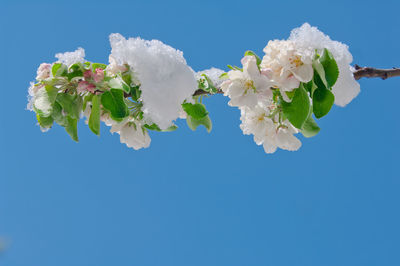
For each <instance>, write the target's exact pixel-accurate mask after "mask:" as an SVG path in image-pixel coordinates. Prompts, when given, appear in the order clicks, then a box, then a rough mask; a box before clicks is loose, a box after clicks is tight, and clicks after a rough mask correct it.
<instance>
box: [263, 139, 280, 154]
mask: <svg viewBox="0 0 400 266" xmlns="http://www.w3.org/2000/svg"><path fill="white" fill-rule="evenodd" d="M263 147H264V151H265V153H274V152H275V151H276V148H277V146H276V145H275V143H273V142H271V141H270V140H265V141H264V143H263Z"/></svg>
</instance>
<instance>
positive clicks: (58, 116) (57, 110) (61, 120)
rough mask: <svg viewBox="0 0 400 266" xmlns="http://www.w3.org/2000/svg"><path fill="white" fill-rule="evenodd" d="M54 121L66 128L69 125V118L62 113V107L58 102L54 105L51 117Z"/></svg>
mask: <svg viewBox="0 0 400 266" xmlns="http://www.w3.org/2000/svg"><path fill="white" fill-rule="evenodd" d="M51 116H52V117H53V119H54V121H55V122H56V123H57V124H59V125H60V126H63V127H65V126H66V125H67V124H68V121H67V117H66V116H64V115H63V113H62V107H61V105H60V104H59V103H58V102H55V103H54V106H53V112H52V115H51Z"/></svg>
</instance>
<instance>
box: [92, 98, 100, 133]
mask: <svg viewBox="0 0 400 266" xmlns="http://www.w3.org/2000/svg"><path fill="white" fill-rule="evenodd" d="M89 128H90V130H92V132H93V133H94V134H96V135H97V136H99V135H100V99H99V96H98V95H94V96H93V99H92V109H91V111H90V117H89Z"/></svg>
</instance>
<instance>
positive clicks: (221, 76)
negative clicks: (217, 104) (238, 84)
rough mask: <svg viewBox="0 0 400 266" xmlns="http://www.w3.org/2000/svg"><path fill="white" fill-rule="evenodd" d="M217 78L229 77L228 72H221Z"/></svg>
mask: <svg viewBox="0 0 400 266" xmlns="http://www.w3.org/2000/svg"><path fill="white" fill-rule="evenodd" d="M219 78H220V79H227V78H229V75H228V73H226V72H225V73H222V74H221V75H220V76H219Z"/></svg>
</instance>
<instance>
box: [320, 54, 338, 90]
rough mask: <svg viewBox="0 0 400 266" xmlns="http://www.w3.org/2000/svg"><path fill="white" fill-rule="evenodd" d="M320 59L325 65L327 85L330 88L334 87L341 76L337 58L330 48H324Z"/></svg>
mask: <svg viewBox="0 0 400 266" xmlns="http://www.w3.org/2000/svg"><path fill="white" fill-rule="evenodd" d="M318 60H319V61H320V62H321V65H322V66H323V67H324V72H325V79H326V85H327V86H328V88H332V87H333V85H335V83H336V80H337V79H338V77H339V68H338V66H337V63H336V60H335V58H334V57H333V55H332V54H331V52H329V50H328V49H326V48H325V49H324V53H323V55H322V56H321V57H320V58H319V59H318Z"/></svg>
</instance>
